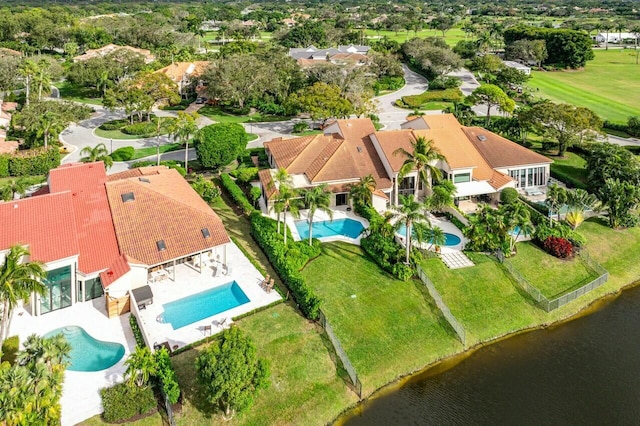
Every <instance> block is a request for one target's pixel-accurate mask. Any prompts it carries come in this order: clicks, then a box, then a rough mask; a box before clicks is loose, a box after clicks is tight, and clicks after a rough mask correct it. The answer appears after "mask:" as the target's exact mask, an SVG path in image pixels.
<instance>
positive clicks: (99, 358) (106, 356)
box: [44, 325, 124, 371]
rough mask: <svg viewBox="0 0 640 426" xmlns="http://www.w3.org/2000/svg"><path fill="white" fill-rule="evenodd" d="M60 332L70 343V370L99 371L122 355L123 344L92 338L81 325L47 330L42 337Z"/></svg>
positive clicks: (118, 359) (115, 361)
mask: <svg viewBox="0 0 640 426" xmlns="http://www.w3.org/2000/svg"><path fill="white" fill-rule="evenodd" d="M56 334H62V335H63V336H64V337H65V338H66V339H67V342H68V343H69V345H71V353H70V357H71V365H70V366H69V367H68V370H71V371H100V370H104V369H106V368H109V367H111V366H112V365H115V364H116V363H117V362H118V361H120V360H121V359H122V357H123V356H124V346H122V345H121V344H120V343H116V342H103V341H102V340H97V339H94V338H93V337H92V336H91V335H90V334H89V333H87V332H86V331H85V330H84V329H83V328H82V327H78V326H75V325H70V326H67V327H61V328H57V329H55V330H53V331H50V332H48V333H47V334H45V335H44V337H52V336H55V335H56Z"/></svg>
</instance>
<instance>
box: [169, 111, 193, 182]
mask: <svg viewBox="0 0 640 426" xmlns="http://www.w3.org/2000/svg"><path fill="white" fill-rule="evenodd" d="M198 117H199V115H198V113H197V112H193V113H188V112H184V111H180V112H178V119H177V120H176V124H175V128H174V131H173V138H174V140H175V141H178V142H184V169H185V170H187V171H189V139H191V137H192V136H193V135H195V134H196V132H197V131H198V122H197V121H198Z"/></svg>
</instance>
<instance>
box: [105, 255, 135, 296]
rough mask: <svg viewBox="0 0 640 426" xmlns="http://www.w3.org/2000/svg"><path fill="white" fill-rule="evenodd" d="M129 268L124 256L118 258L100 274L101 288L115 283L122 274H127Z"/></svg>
mask: <svg viewBox="0 0 640 426" xmlns="http://www.w3.org/2000/svg"><path fill="white" fill-rule="evenodd" d="M130 270H131V267H130V266H129V263H128V262H127V257H126V256H125V255H122V256H119V257H118V258H117V259H116V260H115V261H114V262H113V263H112V264H111V265H110V266H109V269H107V270H106V271H103V272H100V283H101V284H102V287H103V288H107V287H109V286H110V285H111V284H113V283H114V282H116V281H117V280H118V279H119V278H121V277H122V276H123V275H124V274H126V273H127V272H129V271H130Z"/></svg>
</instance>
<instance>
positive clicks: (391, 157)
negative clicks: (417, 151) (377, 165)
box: [374, 129, 414, 173]
mask: <svg viewBox="0 0 640 426" xmlns="http://www.w3.org/2000/svg"><path fill="white" fill-rule="evenodd" d="M374 135H375V138H376V140H377V141H378V143H379V145H380V148H382V153H383V154H384V156H385V158H386V159H387V162H388V163H389V165H390V166H391V170H393V171H394V172H395V173H398V172H399V171H400V168H401V167H402V165H403V164H404V160H405V157H404V156H403V155H401V154H397V155H396V154H394V152H395V151H396V150H397V149H399V148H404V149H405V150H406V151H408V152H411V151H412V150H413V148H412V146H411V141H412V140H413V138H414V136H413V131H412V130H410V129H409V130H388V131H384V132H376V133H375V134H374Z"/></svg>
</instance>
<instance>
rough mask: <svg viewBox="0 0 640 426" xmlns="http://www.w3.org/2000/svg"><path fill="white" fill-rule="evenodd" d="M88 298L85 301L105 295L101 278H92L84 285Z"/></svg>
mask: <svg viewBox="0 0 640 426" xmlns="http://www.w3.org/2000/svg"><path fill="white" fill-rule="evenodd" d="M84 287H85V292H86V296H85V299H84V300H93V299H96V298H98V297H100V296H102V295H103V294H104V291H103V289H102V283H101V282H100V277H96V278H92V279H90V280H87V281H85V283H84Z"/></svg>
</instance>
